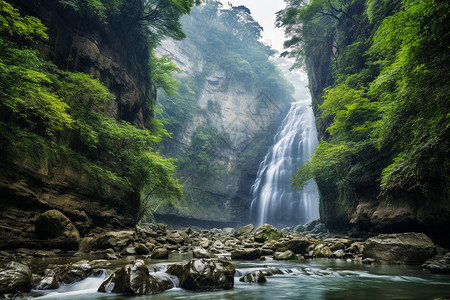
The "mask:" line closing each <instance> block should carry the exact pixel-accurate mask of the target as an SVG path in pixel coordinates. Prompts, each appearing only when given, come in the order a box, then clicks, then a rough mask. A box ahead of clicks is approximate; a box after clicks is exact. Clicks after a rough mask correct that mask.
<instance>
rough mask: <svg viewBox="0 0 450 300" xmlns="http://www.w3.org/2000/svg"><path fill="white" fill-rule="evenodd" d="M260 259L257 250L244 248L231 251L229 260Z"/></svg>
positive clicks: (259, 252)
mask: <svg viewBox="0 0 450 300" xmlns="http://www.w3.org/2000/svg"><path fill="white" fill-rule="evenodd" d="M260 257H261V251H260V250H259V249H252V248H245V249H238V250H234V251H231V259H240V260H253V259H258V258H260Z"/></svg>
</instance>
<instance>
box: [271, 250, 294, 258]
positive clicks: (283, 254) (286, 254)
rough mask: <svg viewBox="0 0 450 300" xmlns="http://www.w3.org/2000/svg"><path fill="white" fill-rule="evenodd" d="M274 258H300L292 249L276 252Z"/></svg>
mask: <svg viewBox="0 0 450 300" xmlns="http://www.w3.org/2000/svg"><path fill="white" fill-rule="evenodd" d="M273 258H275V259H276V260H298V257H297V255H295V253H294V252H292V251H291V250H286V251H284V252H275V254H274V255H273Z"/></svg>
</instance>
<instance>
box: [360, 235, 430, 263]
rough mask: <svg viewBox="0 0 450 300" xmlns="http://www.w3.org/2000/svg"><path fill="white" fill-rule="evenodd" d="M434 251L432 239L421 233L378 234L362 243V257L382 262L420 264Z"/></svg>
mask: <svg viewBox="0 0 450 300" xmlns="http://www.w3.org/2000/svg"><path fill="white" fill-rule="evenodd" d="M435 251H436V248H435V245H434V243H433V241H432V240H431V239H430V238H429V237H427V236H426V235H425V234H423V233H415V232H407V233H393V234H380V235H378V236H376V237H372V238H369V239H368V240H367V241H366V242H365V245H364V250H363V253H362V254H363V258H368V257H369V258H374V259H376V260H377V261H378V262H382V263H393V264H398V263H406V264H422V263H424V262H425V261H426V260H427V259H429V258H431V257H432V256H433V255H434V253H435Z"/></svg>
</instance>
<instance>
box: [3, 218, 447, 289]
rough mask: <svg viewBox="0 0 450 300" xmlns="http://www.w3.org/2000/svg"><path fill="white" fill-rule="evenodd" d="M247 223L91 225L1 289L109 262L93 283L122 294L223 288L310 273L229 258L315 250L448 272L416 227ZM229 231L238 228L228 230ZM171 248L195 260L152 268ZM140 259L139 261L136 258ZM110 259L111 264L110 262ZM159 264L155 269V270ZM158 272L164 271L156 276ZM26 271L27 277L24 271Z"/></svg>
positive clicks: (42, 253) (284, 256)
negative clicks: (240, 226)
mask: <svg viewBox="0 0 450 300" xmlns="http://www.w3.org/2000/svg"><path fill="white" fill-rule="evenodd" d="M246 227H247V226H246ZM250 227H251V226H248V227H247V229H246V233H245V234H242V235H241V234H240V233H239V230H237V231H233V230H232V229H214V230H200V231H196V230H192V229H190V228H187V229H184V230H168V229H167V228H166V227H165V226H163V225H152V224H148V225H145V226H142V227H141V226H138V227H136V228H131V229H127V230H119V231H106V232H98V233H96V234H91V235H90V236H88V237H84V238H83V239H82V243H81V244H82V245H83V248H84V250H83V252H85V253H82V252H81V251H80V252H77V253H73V252H72V253H71V254H64V255H66V256H67V257H72V261H73V262H72V263H70V264H65V265H47V266H46V267H45V268H46V269H42V270H40V271H39V270H33V268H32V270H33V272H32V273H33V274H32V279H30V280H32V282H31V281H30V282H29V283H27V282H28V279H25V280H24V281H23V282H25V283H24V285H20V284H19V286H20V288H4V290H6V291H22V292H23V291H25V292H26V291H28V290H29V287H30V286H31V285H33V288H34V289H35V290H54V289H57V288H58V287H59V286H60V285H61V284H73V283H76V282H79V281H81V280H84V279H86V278H88V277H93V276H94V277H95V276H99V274H105V273H104V272H105V270H104V269H109V270H114V269H115V271H114V272H113V273H112V275H111V276H110V277H109V278H108V279H107V280H105V281H104V282H103V284H102V286H101V288H100V290H101V291H102V292H106V293H110V292H111V293H121V294H127V295H142V294H150V293H158V292H162V291H164V290H166V289H169V288H171V287H173V286H174V285H176V286H179V287H181V288H185V289H192V290H216V289H229V288H232V287H233V282H234V280H235V279H236V278H239V280H240V281H241V282H248V283H262V282H264V280H270V279H267V278H266V277H267V276H271V275H274V274H283V272H293V273H294V274H297V273H298V274H307V275H311V274H310V273H311V272H310V271H308V268H303V267H299V268H297V269H295V270H290V271H289V270H288V271H286V270H284V271H280V270H277V269H273V268H267V269H260V270H252V271H250V272H249V273H247V274H246V273H244V274H241V273H240V272H237V274H236V275H234V274H235V273H234V272H235V269H234V267H233V265H232V264H233V262H229V261H226V260H224V259H231V260H235V261H238V260H253V261H255V263H256V261H257V260H259V261H273V260H286V261H288V260H299V259H300V260H304V259H306V260H308V259H314V258H319V257H320V258H333V259H341V260H346V261H349V262H354V263H357V264H377V263H406V264H410V263H413V264H414V263H418V261H422V263H424V262H425V260H426V259H428V260H427V261H426V262H425V263H424V264H423V265H422V268H424V269H426V270H429V271H430V272H433V273H449V269H450V267H449V266H450V254H448V250H446V249H445V248H442V247H437V249H438V251H437V254H438V255H437V256H435V257H433V255H434V251H435V246H434V244H433V243H432V241H431V240H430V239H428V238H427V237H426V236H425V235H423V234H419V233H402V234H391V235H378V236H374V237H372V238H369V239H368V240H367V241H363V240H362V239H359V240H358V239H354V238H350V237H349V236H343V235H340V236H331V235H326V236H324V235H323V233H321V234H312V233H310V232H305V235H304V234H298V233H295V232H294V231H293V230H292V229H289V230H283V231H284V234H282V235H281V236H280V237H279V238H278V239H273V238H271V237H270V238H263V239H261V238H258V236H257V235H256V233H252V231H250ZM266 228H267V226H266ZM235 232H238V234H237V235H235V234H234V233H235ZM277 234H278V235H279V233H277ZM80 250H81V249H80ZM149 253H151V254H149ZM172 253H186V254H187V253H189V254H191V255H192V257H193V258H194V259H192V260H191V261H189V262H188V263H182V264H180V263H177V264H171V265H169V266H168V267H167V270H164V268H163V269H162V270H161V268H160V267H155V266H156V265H157V264H159V263H160V261H159V260H160V259H167V258H170V256H171V255H172ZM62 254H63V251H61V250H57V249H54V250H39V249H28V248H18V249H14V250H6V251H0V266H6V263H7V261H11V260H17V261H25V262H26V261H30V260H44V261H45V260H52V259H58V257H59V255H62ZM86 255H96V257H99V258H107V260H105V259H94V260H92V259H81V258H80V259H79V260H76V257H78V256H83V257H85V256H86ZM127 257H130V260H129V261H131V259H133V260H134V261H133V262H132V263H128V264H127V265H122V266H120V265H119V266H117V262H114V260H118V259H124V260H128V258H127ZM131 257H132V258H131ZM134 257H136V258H134ZM141 258H142V259H143V260H142V261H139V259H141ZM136 259H138V260H136ZM152 260H155V263H156V264H155V266H151V264H153V262H152ZM2 262H3V264H2ZM111 263H112V266H115V267H112V266H109V265H110V264H111ZM145 264H147V265H145ZM258 264H259V263H258ZM262 264H264V263H263V262H261V267H262ZM149 266H150V268H149ZM25 267H26V266H25ZM158 268H159V271H157V269H158ZM7 269H8V268H6V267H4V268H2V269H1V271H0V272H1V274H4V273H3V272H5V271H6V270H7ZM259 271H261V272H262V273H260V272H259ZM8 272H13V273H14V272H15V271H11V270H10V271H8ZM30 272H31V271H30ZM153 272H156V273H153ZM164 272H165V273H164ZM278 272H281V273H278ZM19 273H20V272H19ZM22 273H23V272H22ZM25 273H26V274H28V273H27V272H25ZM161 274H164V275H163V276H162V277H161ZM261 274H262V275H263V276H261ZM314 274H315V273H314ZM319 275H320V276H327V274H325V273H324V274H322V273H320V274H319V273H318V276H319ZM102 276H104V275H102ZM234 276H236V278H234ZM0 278H1V277H0ZM4 278H5V279H1V281H2V284H3V285H5V284H7V282H8V280H7V279H6V277H4ZM21 278H23V277H21ZM25 278H28V275H26V276H25ZM177 278H178V279H177ZM10 281H11V280H10ZM3 293H5V292H3ZM11 293H12V292H11Z"/></svg>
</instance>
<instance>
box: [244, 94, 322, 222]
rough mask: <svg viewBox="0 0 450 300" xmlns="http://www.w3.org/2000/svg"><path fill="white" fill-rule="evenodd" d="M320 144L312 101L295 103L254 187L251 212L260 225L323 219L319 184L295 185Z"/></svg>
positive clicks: (281, 127)
mask: <svg viewBox="0 0 450 300" xmlns="http://www.w3.org/2000/svg"><path fill="white" fill-rule="evenodd" d="M317 144H318V140H317V131H316V126H315V123H314V114H313V111H312V109H311V107H310V106H309V103H308V102H295V103H292V104H291V108H290V110H289V112H288V114H287V115H286V117H285V118H284V120H283V122H282V124H281V126H280V128H279V130H278V133H277V134H276V136H275V138H274V144H273V146H272V148H271V149H270V151H269V153H268V154H267V155H266V157H265V158H264V160H263V161H262V162H261V164H260V166H259V170H258V173H257V177H256V180H255V183H254V184H253V186H252V189H251V194H252V204H251V214H252V219H253V220H254V221H255V223H256V226H257V227H259V226H261V225H262V224H265V223H269V224H272V225H275V226H278V227H280V228H281V227H285V226H293V225H298V224H305V223H307V222H308V221H311V220H314V219H318V218H319V193H318V191H317V186H316V183H315V182H314V181H310V182H309V183H308V184H307V185H306V186H305V187H304V188H303V189H302V190H297V189H296V188H295V187H294V186H292V185H291V178H292V176H293V175H294V174H295V172H296V171H297V169H298V168H299V167H300V166H302V165H303V164H304V163H305V161H307V160H308V159H309V158H310V157H311V155H312V154H313V152H314V150H315V149H316V147H317Z"/></svg>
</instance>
